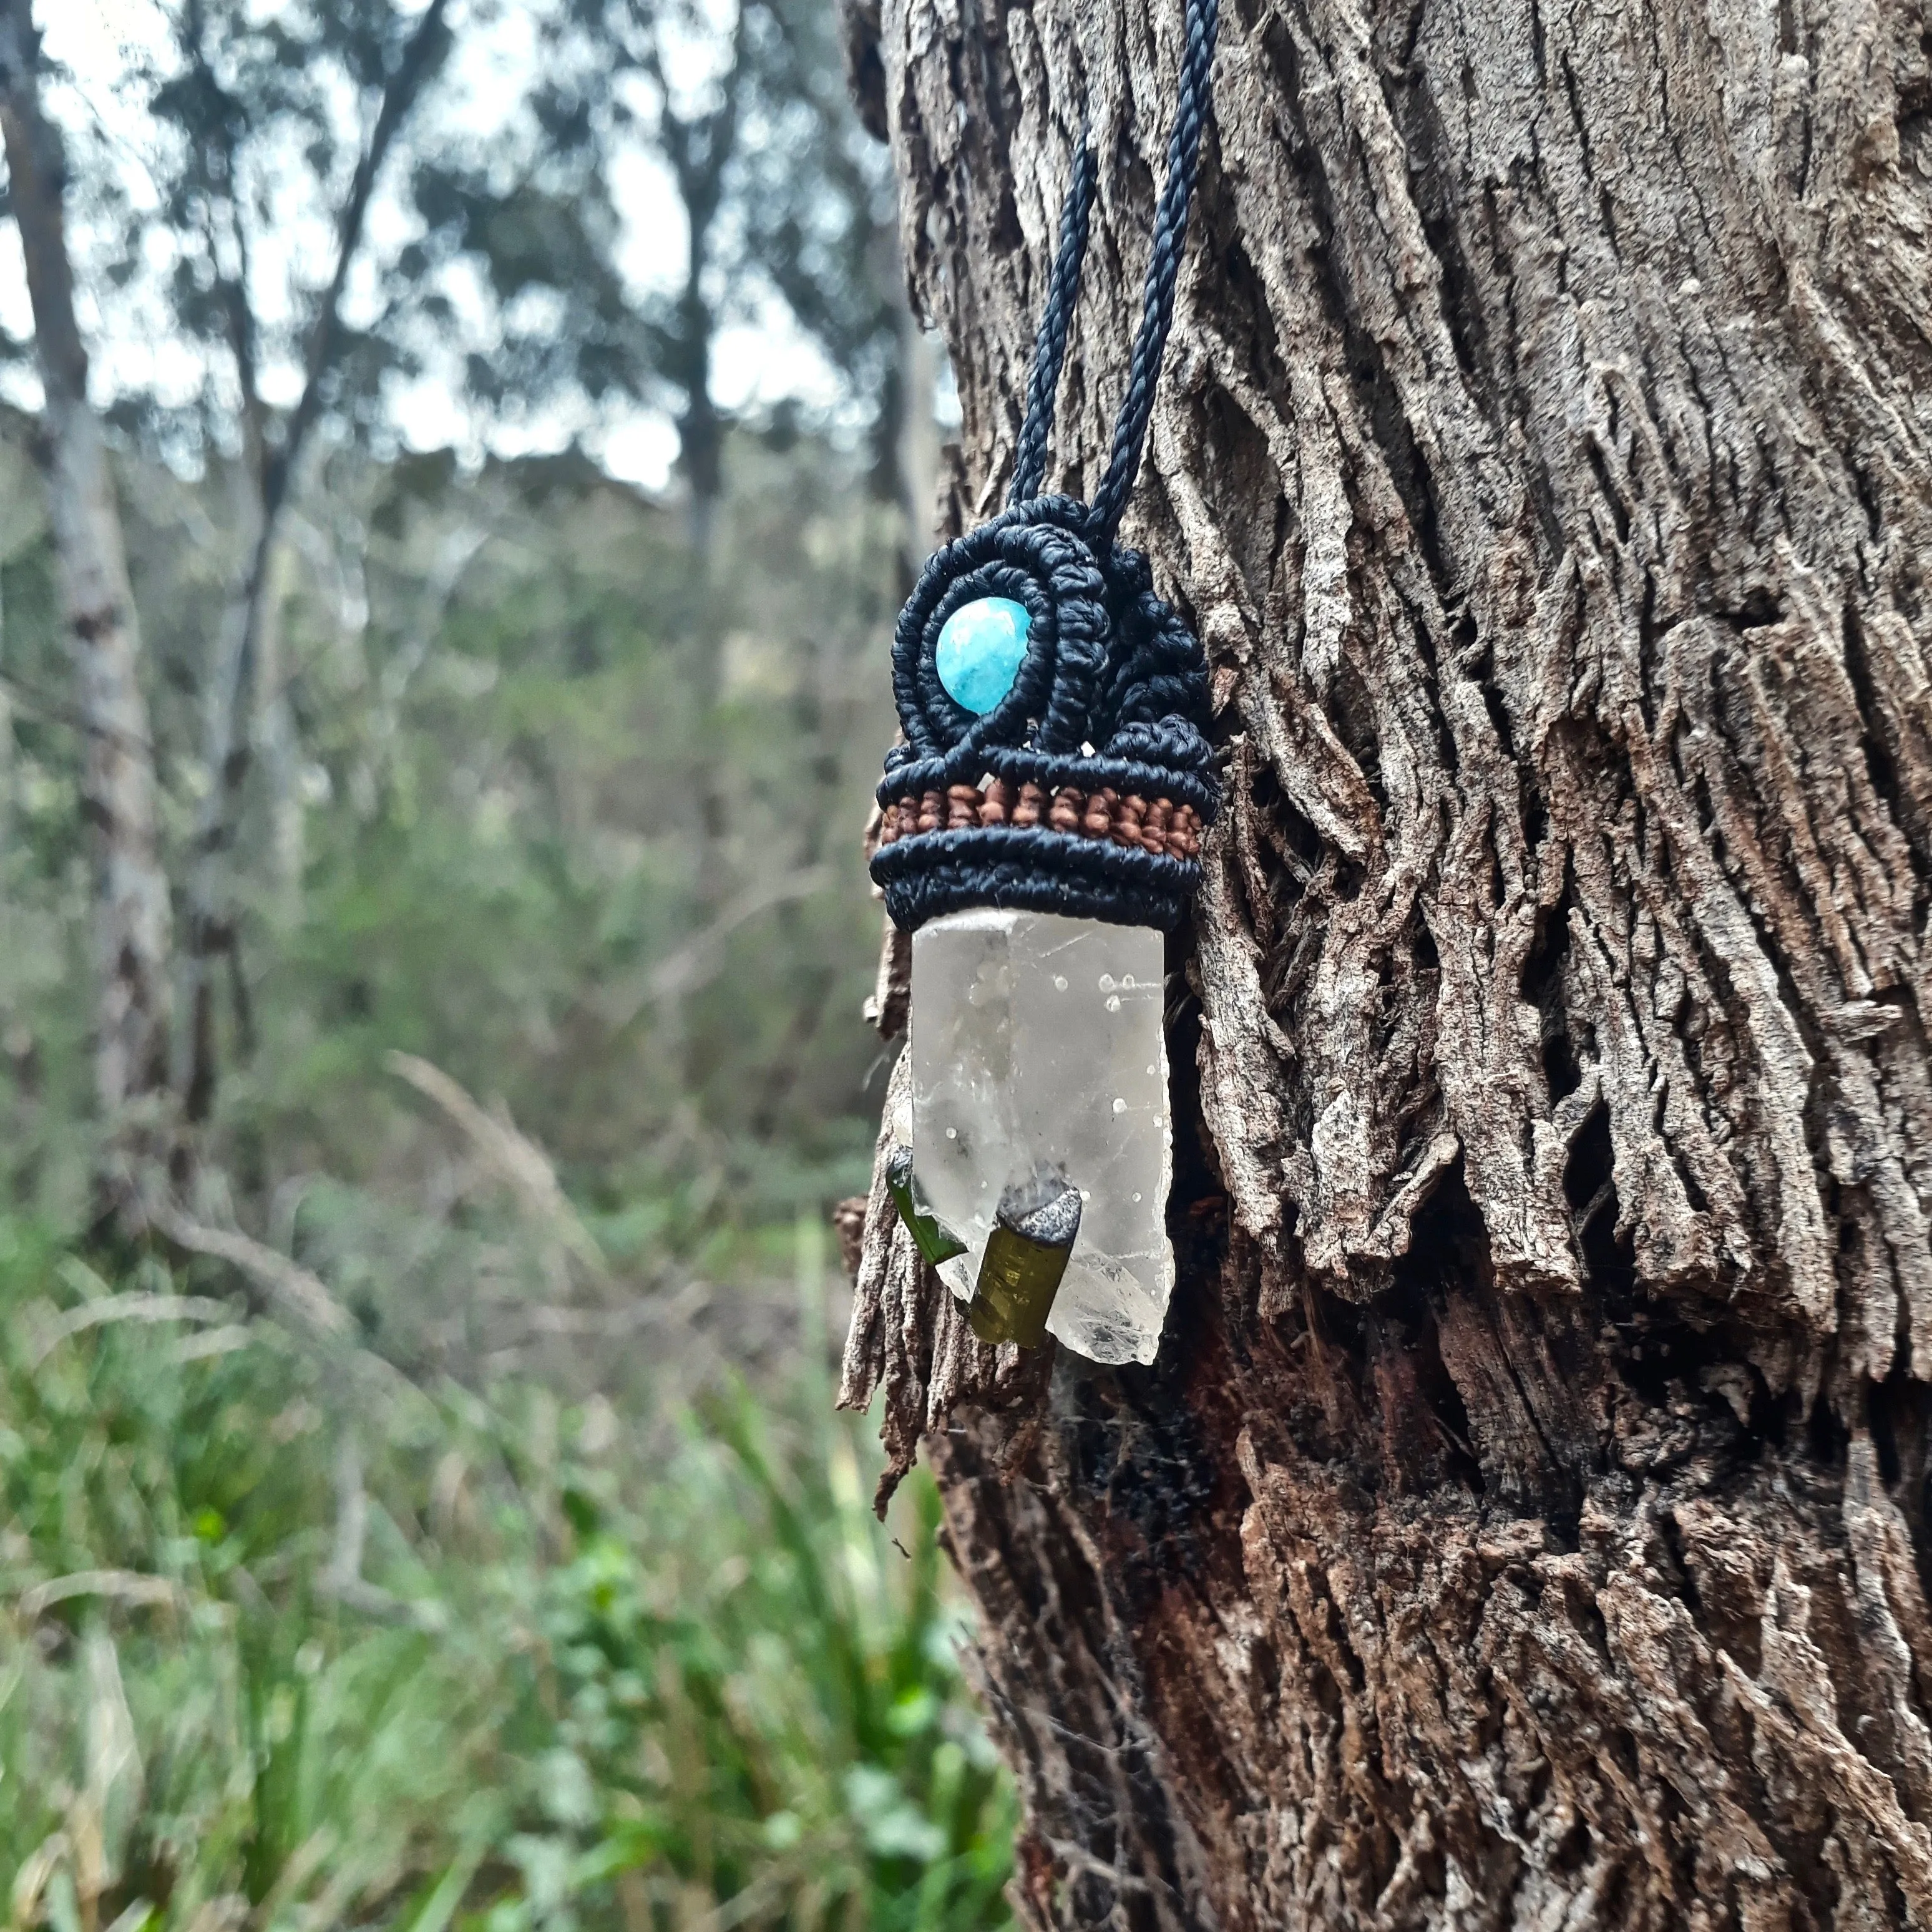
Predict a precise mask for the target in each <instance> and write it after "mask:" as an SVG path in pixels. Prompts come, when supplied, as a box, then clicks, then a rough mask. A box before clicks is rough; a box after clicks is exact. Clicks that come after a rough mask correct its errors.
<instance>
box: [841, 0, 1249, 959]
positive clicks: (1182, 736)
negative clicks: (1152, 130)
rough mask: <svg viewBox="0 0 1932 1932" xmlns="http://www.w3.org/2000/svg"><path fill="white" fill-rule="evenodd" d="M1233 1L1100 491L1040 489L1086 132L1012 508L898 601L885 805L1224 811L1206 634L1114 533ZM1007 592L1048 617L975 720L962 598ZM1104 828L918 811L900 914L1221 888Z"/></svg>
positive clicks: (1126, 915)
mask: <svg viewBox="0 0 1932 1932" xmlns="http://www.w3.org/2000/svg"><path fill="white" fill-rule="evenodd" d="M1216 20H1217V0H1187V46H1186V49H1185V50H1184V53H1183V55H1182V58H1181V86H1180V92H1179V95H1178V101H1177V103H1176V107H1175V122H1174V129H1173V132H1172V135H1171V136H1169V141H1168V148H1167V178H1166V181H1165V183H1164V184H1163V187H1162V190H1161V196H1160V204H1159V205H1158V207H1157V210H1156V211H1155V217H1154V245H1153V249H1152V253H1151V260H1150V261H1149V263H1148V276H1147V284H1146V289H1145V296H1144V299H1143V302H1142V314H1141V322H1140V327H1139V332H1138V333H1137V335H1136V338H1135V341H1134V350H1133V360H1132V362H1131V364H1130V368H1129V371H1128V377H1127V394H1126V395H1125V397H1124V399H1123V401H1122V402H1121V413H1120V416H1119V417H1118V420H1117V421H1116V422H1115V428H1114V441H1113V447H1112V452H1111V453H1110V455H1109V459H1108V463H1107V469H1106V474H1105V475H1103V478H1101V481H1100V487H1098V488H1097V490H1095V491H1094V501H1093V502H1092V504H1091V505H1088V504H1085V503H1082V502H1076V500H1075V499H1073V498H1072V497H1069V496H1047V495H1043V494H1041V493H1040V488H1041V484H1042V483H1043V480H1044V478H1045V476H1046V457H1047V447H1048V443H1049V440H1050V437H1051V436H1052V428H1053V417H1054V409H1055V396H1056V394H1057V392H1058V388H1059V383H1060V374H1061V365H1062V363H1063V362H1064V359H1065V356H1066V353H1067V335H1068V332H1069V330H1070V326H1071V323H1072V320H1073V310H1074V306H1075V304H1076V302H1077V301H1078V300H1079V290H1080V272H1081V266H1082V262H1083V260H1084V259H1085V254H1086V249H1087V236H1088V228H1089V226H1090V223H1091V214H1092V209H1093V201H1094V190H1095V186H1096V174H1097V169H1096V160H1095V157H1094V151H1093V149H1092V148H1091V145H1089V144H1088V140H1087V139H1086V136H1085V130H1084V129H1083V130H1082V141H1081V145H1080V147H1079V150H1078V151H1077V152H1076V155H1075V157H1074V164H1073V180H1072V182H1071V184H1070V187H1069V188H1068V190H1067V200H1066V203H1065V205H1064V208H1063V210H1062V212H1061V223H1060V234H1059V239H1058V248H1057V249H1056V251H1055V257H1054V262H1053V266H1052V272H1051V274H1050V275H1049V281H1048V285H1047V299H1046V306H1045V309H1044V311H1043V314H1042V315H1041V317H1040V331H1039V334H1038V335H1037V338H1036V339H1035V341H1034V363H1033V371H1032V374H1031V378H1030V380H1029V381H1028V386H1027V408H1026V416H1025V421H1024V423H1023V424H1022V428H1021V431H1020V437H1019V445H1018V447H1017V449H1016V455H1015V458H1014V468H1013V488H1012V492H1011V494H1010V497H1009V499H1008V502H1007V508H1005V509H1004V510H1003V511H1001V513H1000V514H999V515H998V516H997V517H994V518H993V520H992V521H991V522H990V523H984V524H983V525H981V526H980V528H979V529H976V530H973V531H971V532H968V534H967V535H965V536H963V537H961V538H959V539H958V540H957V541H955V542H953V543H950V544H947V546H946V547H944V549H942V550H938V551H937V552H935V553H934V555H933V556H931V557H930V558H929V559H927V562H926V568H925V569H924V570H923V571H922V572H921V573H920V576H919V582H918V583H917V584H916V586H915V587H914V589H913V593H912V595H911V596H910V598H908V599H907V601H906V605H905V607H904V610H902V611H901V613H899V620H898V629H897V631H896V632H895V635H894V638H893V642H892V688H893V692H894V695H895V698H896V699H897V701H898V713H899V722H900V725H901V729H902V730H903V731H904V743H902V744H899V745H894V746H893V748H892V750H891V751H889V753H888V754H886V769H885V775H884V777H883V779H882V781H880V785H879V790H878V796H879V802H880V804H881V805H883V806H885V807H886V808H887V809H888V810H891V809H892V807H893V806H894V805H895V804H896V803H898V802H901V801H905V800H908V799H919V798H923V797H927V796H931V795H932V794H934V793H937V794H939V795H940V796H941V797H942V798H943V797H944V796H946V795H947V793H949V792H950V790H952V788H953V787H976V788H977V787H978V786H979V785H980V783H981V782H982V781H983V780H985V779H987V778H992V779H993V780H995V781H998V782H999V783H1001V784H1004V786H1005V787H1007V788H1009V790H1010V792H1013V793H1017V792H1019V790H1021V788H1022V787H1028V786H1031V787H1037V788H1038V790H1039V792H1040V793H1042V794H1044V795H1046V796H1054V795H1055V794H1072V795H1073V796H1078V797H1079V798H1080V799H1082V800H1083V801H1084V800H1085V799H1090V798H1093V797H1095V796H1109V797H1111V798H1113V799H1130V800H1134V801H1139V802H1145V801H1148V800H1159V801H1162V802H1163V803H1164V804H1165V805H1167V806H1171V807H1172V808H1174V809H1175V810H1176V811H1180V810H1181V809H1182V808H1187V810H1188V811H1191V813H1192V814H1193V815H1194V817H1196V818H1197V819H1198V820H1199V822H1200V823H1203V824H1205V823H1208V822H1210V821H1211V820H1212V819H1213V818H1214V814H1215V812H1216V811H1217V808H1218V805H1219V803H1220V788H1219V786H1218V785H1217V782H1216V779H1215V775H1214V768H1213V764H1212V761H1211V752H1210V750H1209V748H1208V742H1207V740H1206V739H1205V737H1204V736H1202V726H1203V725H1204V724H1205V721H1206V717H1207V709H1208V680H1207V666H1206V662H1205V659H1204V658H1203V656H1202V650H1201V646H1200V644H1199V642H1198V641H1197V640H1196V638H1195V637H1194V635H1193V632H1192V631H1190V630H1189V629H1188V628H1187V625H1185V624H1184V623H1183V622H1181V619H1180V618H1179V617H1178V616H1176V615H1175V612H1174V611H1173V610H1172V609H1171V608H1170V607H1169V606H1168V605H1167V604H1166V603H1164V602H1163V601H1162V600H1161V599H1160V598H1159V597H1157V596H1156V595H1154V585H1153V579H1152V576H1151V572H1150V571H1149V569H1148V561H1147V559H1146V557H1145V556H1144V555H1142V553H1141V552H1139V550H1127V549H1124V548H1122V547H1121V546H1120V545H1119V544H1118V543H1117V542H1116V541H1115V531H1116V529H1118V526H1119V523H1120V520H1121V514H1122V512H1123V511H1124V509H1125V508H1126V507H1127V496H1128V493H1129V492H1130V490H1132V488H1133V481H1134V476H1135V474H1136V471H1137V470H1138V469H1139V466H1140V459H1141V451H1142V446H1143V444H1144V443H1145V440H1146V437H1147V428H1148V419H1149V417H1150V416H1151V414H1152V412H1153V408H1154V389H1155V386H1156V384H1157V382H1158V380H1159V379H1160V365H1161V358H1162V355H1163V352H1164V350H1166V346H1167V336H1168V330H1169V326H1170V325H1171V324H1172V320H1173V317H1174V292H1175V281H1176V278H1177V277H1178V275H1179V272H1180V266H1181V250H1182V246H1183V244H1184V241H1185V239H1186V236H1187V214H1188V206H1189V203H1190V200H1191V199H1192V197H1193V187H1194V174H1195V166H1196V161H1197V160H1198V158H1199V154H1200V148H1201V135H1202V126H1203V124H1204V122H1205V119H1206V115H1207V110H1208V70H1209V66H1210V64H1211V61H1212V58H1213V55H1214V34H1215V27H1216ZM983 597H1007V598H1012V599H1013V601H1015V602H1016V603H1018V604H1022V605H1023V606H1024V607H1025V609H1026V610H1027V613H1028V616H1029V618H1030V619H1031V625H1030V628H1029V629H1028V639H1027V649H1026V655H1025V659H1024V661H1022V664H1021V666H1020V668H1019V672H1018V673H1017V675H1016V677H1015V679H1014V680H1013V686H1012V688H1011V689H1010V691H1008V692H1007V695H1006V696H1005V697H1004V698H1003V699H1001V701H1000V702H999V703H998V705H996V706H995V707H994V708H993V709H992V710H991V711H989V712H987V713H986V715H984V716H983V717H976V716H974V715H973V714H972V713H971V712H968V711H966V710H965V709H962V707H961V706H959V705H958V704H956V703H954V701H953V698H952V697H950V694H948V693H947V691H946V688H945V687H944V685H942V684H941V682H940V679H939V673H938V664H937V661H936V660H937V653H938V643H939V634H940V631H941V628H942V626H943V625H944V624H945V622H946V620H947V618H948V617H950V616H951V615H952V614H953V612H954V611H955V610H958V609H959V607H961V606H962V604H968V603H970V602H971V601H974V599H975V598H983ZM1158 843H1159V841H1157V840H1154V839H1152V838H1145V839H1130V838H1126V837H1125V836H1123V837H1121V838H1115V837H1113V836H1110V835H1098V836H1094V835H1083V833H1082V832H1079V831H1070V830H1066V829H1055V828H1054V827H1053V826H1051V825H1049V824H1048V823H1044V822H1040V823H1031V824H1028V823H1012V822H1010V818H1008V819H1003V820H1002V821H1001V822H1000V823H971V824H965V825H953V826H950V827H949V826H946V825H944V823H939V824H935V825H933V826H931V827H930V828H929V829H925V830H918V829H914V828H913V827H911V826H899V827H898V835H896V836H894V837H893V838H892V839H891V840H890V842H889V843H886V844H882V845H881V846H880V848H879V850H878V851H877V854H876V855H875V856H874V859H873V861H872V877H874V879H875V880H877V882H878V883H880V885H881V886H883V887H884V889H885V894H886V909H887V910H888V911H889V913H891V915H892V919H893V921H894V922H895V924H897V925H898V926H901V927H902V928H904V929H906V930H907V931H908V932H910V931H911V930H913V929H915V928H916V927H918V926H922V925H923V924H924V923H925V922H926V920H928V919H934V918H937V917H938V916H939V915H940V914H941V913H947V912H954V911H958V910H961V909H962V908H963V907H968V906H975V905H992V906H1001V907H1028V908H1031V909H1032V910H1038V911H1046V912H1061V913H1070V914H1073V915H1075V916H1081V917H1085V918H1089V919H1106V920H1109V921H1111V922H1114V923H1115V924H1118V925H1126V926H1159V927H1162V928H1169V927H1172V926H1175V925H1178V923H1179V922H1180V921H1181V919H1182V918H1183V917H1184V916H1185V915H1186V913H1187V908H1188V906H1189V904H1190V902H1191V901H1192V900H1193V896H1194V893H1195V891H1196V888H1197V887H1198V886H1199V883H1200V877H1201V868H1200V865H1199V862H1198V861H1197V860H1196V859H1195V858H1194V857H1193V856H1192V854H1191V852H1190V851H1189V850H1187V849H1186V848H1185V847H1184V846H1183V847H1181V849H1179V850H1177V849H1176V848H1175V847H1174V846H1172V845H1170V846H1169V847H1168V848H1167V849H1153V848H1154V847H1155V846H1156V845H1157V844H1158Z"/></svg>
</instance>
